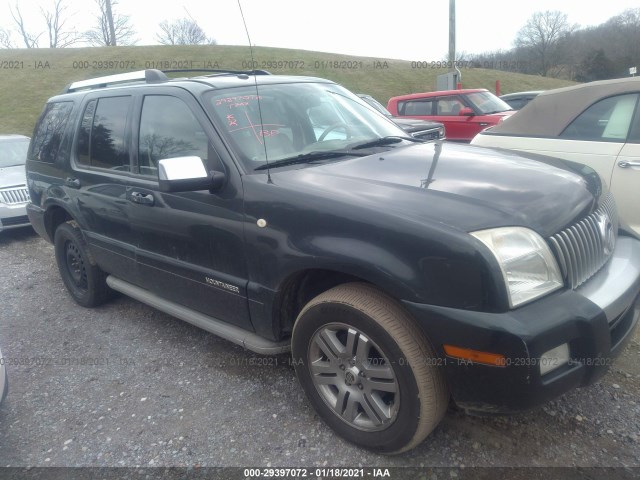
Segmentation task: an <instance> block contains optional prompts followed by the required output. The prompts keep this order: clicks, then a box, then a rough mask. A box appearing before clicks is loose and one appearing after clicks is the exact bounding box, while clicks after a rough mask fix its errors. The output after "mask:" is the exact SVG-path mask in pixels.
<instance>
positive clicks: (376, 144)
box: [351, 135, 424, 150]
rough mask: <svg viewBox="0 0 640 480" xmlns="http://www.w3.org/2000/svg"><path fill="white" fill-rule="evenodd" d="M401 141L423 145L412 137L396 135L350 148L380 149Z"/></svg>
mask: <svg viewBox="0 0 640 480" xmlns="http://www.w3.org/2000/svg"><path fill="white" fill-rule="evenodd" d="M403 140H407V141H409V142H416V143H424V142H423V141H422V140H420V139H418V138H414V137H401V136H398V135H389V136H387V137H380V138H376V139H375V140H370V141H368V142H364V143H359V144H357V145H355V146H353V147H351V148H352V149H353V150H359V149H361V148H371V147H382V146H384V145H391V144H392V143H400V142H401V141H403Z"/></svg>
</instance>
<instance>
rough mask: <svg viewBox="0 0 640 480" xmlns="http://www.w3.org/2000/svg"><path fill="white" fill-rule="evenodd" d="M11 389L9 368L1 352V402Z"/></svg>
mask: <svg viewBox="0 0 640 480" xmlns="http://www.w3.org/2000/svg"><path fill="white" fill-rule="evenodd" d="M8 391H9V383H8V381H7V369H6V368H5V366H4V358H2V352H0V403H2V402H3V401H4V399H5V397H6V396H7V392H8Z"/></svg>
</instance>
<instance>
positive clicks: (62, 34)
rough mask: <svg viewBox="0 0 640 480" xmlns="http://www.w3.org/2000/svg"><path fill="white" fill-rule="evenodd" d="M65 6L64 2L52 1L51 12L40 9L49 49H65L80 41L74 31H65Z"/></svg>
mask: <svg viewBox="0 0 640 480" xmlns="http://www.w3.org/2000/svg"><path fill="white" fill-rule="evenodd" d="M66 10H67V5H66V3H65V0H54V2H53V10H45V9H43V8H41V9H40V11H41V12H42V17H43V18H44V21H45V23H46V25H47V32H48V34H49V48H65V47H69V46H71V45H73V44H74V43H76V42H78V40H80V36H79V35H78V33H77V32H76V31H75V30H66V29H65V25H66V23H67V20H68V17H66V16H65V11H66Z"/></svg>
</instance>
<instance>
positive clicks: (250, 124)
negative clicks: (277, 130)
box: [244, 111, 262, 145]
mask: <svg viewBox="0 0 640 480" xmlns="http://www.w3.org/2000/svg"><path fill="white" fill-rule="evenodd" d="M244 115H245V116H246V117H247V120H248V122H249V127H250V128H251V130H252V131H253V134H254V135H255V136H256V140H258V142H260V145H262V140H261V139H260V136H259V135H258V134H257V133H256V128H255V126H254V125H253V123H252V122H251V119H250V118H249V114H248V113H247V112H246V111H245V112H244ZM260 130H262V128H261V129H260Z"/></svg>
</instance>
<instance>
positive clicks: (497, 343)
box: [403, 236, 640, 413]
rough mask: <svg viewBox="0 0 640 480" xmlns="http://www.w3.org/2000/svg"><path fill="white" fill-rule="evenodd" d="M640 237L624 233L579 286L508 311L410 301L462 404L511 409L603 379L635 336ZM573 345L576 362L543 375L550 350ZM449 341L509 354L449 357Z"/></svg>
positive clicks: (638, 311)
mask: <svg viewBox="0 0 640 480" xmlns="http://www.w3.org/2000/svg"><path fill="white" fill-rule="evenodd" d="M639 293H640V241H638V240H636V239H633V238H631V237H625V236H620V237H619V238H618V242H617V244H616V249H615V251H614V254H613V256H612V258H611V259H610V260H609V261H608V262H607V264H606V265H605V266H604V267H603V268H602V269H601V270H600V271H599V272H598V273H597V274H596V275H594V276H593V277H592V278H591V279H590V280H589V281H587V282H586V283H585V284H584V285H582V286H581V287H579V288H578V289H576V290H566V291H561V292H557V293H555V294H551V295H548V296H547V297H544V298H541V299H539V300H537V301H534V302H532V303H530V304H528V305H525V306H523V307H521V308H518V309H515V310H511V311H509V312H505V313H499V314H496V313H484V312H473V311H466V310H458V309H452V308H446V307H437V306H431V305H424V304H416V303H410V302H403V303H404V305H405V306H406V307H407V309H408V310H409V311H410V312H411V313H412V314H413V315H414V317H415V318H416V319H417V321H418V324H419V325H420V327H421V328H422V330H423V331H424V332H425V334H426V335H427V338H429V340H430V341H431V343H432V345H433V347H434V348H435V350H436V352H437V353H438V356H439V358H438V359H437V361H438V365H439V366H440V367H441V368H443V369H444V372H445V375H446V377H447V380H448V383H449V387H450V391H451V395H452V397H453V399H454V401H455V402H456V404H458V406H460V407H461V408H464V409H467V410H473V411H480V412H486V413H510V412H515V411H520V410H524V409H527V408H532V407H535V406H537V405H540V404H542V403H544V402H547V401H548V400H550V399H552V398H555V397H557V396H559V395H561V394H562V393H564V392H566V391H568V390H570V389H573V388H575V387H580V386H584V385H588V384H590V383H593V382H594V381H595V380H597V379H598V378H600V377H601V376H602V375H604V373H606V371H607V370H608V368H609V366H610V365H611V363H612V361H613V359H614V358H615V357H616V356H617V355H618V354H619V353H620V352H621V350H622V349H623V348H624V346H625V345H626V343H627V342H628V341H629V340H630V338H631V337H632V336H633V332H634V329H635V327H636V325H637V323H638V317H639V316H640V297H639ZM565 343H567V344H568V345H569V354H570V361H569V362H568V363H564V364H562V366H560V367H559V368H557V369H555V370H553V371H551V372H549V373H547V374H545V375H542V374H541V373H540V363H541V362H540V357H541V356H542V354H543V353H545V352H547V351H549V350H551V349H553V348H555V347H558V346H560V345H562V344H565ZM443 345H454V346H457V347H461V348H467V349H472V350H478V351H483V352H492V353H497V354H502V355H504V356H505V358H506V364H505V365H504V366H489V365H483V364H478V363H472V362H469V361H465V360H457V359H453V358H450V357H447V356H446V354H445V353H444V348H443Z"/></svg>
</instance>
